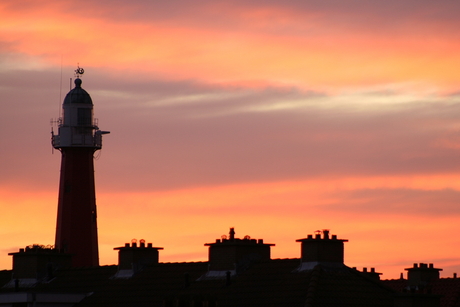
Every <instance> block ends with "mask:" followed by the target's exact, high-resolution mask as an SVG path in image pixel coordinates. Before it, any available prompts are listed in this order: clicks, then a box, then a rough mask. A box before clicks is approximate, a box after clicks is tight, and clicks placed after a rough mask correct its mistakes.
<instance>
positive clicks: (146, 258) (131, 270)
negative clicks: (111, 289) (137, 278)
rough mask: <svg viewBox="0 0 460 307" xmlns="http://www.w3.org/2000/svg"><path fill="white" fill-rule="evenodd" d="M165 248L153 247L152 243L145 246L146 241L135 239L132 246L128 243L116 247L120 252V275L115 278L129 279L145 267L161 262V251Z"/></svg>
mask: <svg viewBox="0 0 460 307" xmlns="http://www.w3.org/2000/svg"><path fill="white" fill-rule="evenodd" d="M162 249H163V247H153V245H152V243H148V244H147V246H146V245H145V240H140V242H139V246H138V245H137V240H135V239H133V240H132V241H131V245H130V244H129V243H126V244H125V246H123V247H115V248H114V250H118V273H117V274H116V275H115V278H129V277H131V276H132V275H134V274H135V273H137V272H139V271H141V270H143V269H144V267H145V266H148V265H152V264H156V263H158V262H159V252H158V251H159V250H162Z"/></svg>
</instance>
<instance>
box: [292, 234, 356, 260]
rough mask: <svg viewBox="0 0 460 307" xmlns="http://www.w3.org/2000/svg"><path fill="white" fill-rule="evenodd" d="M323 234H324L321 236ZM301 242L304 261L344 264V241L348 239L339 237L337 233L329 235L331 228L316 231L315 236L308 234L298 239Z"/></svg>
mask: <svg viewBox="0 0 460 307" xmlns="http://www.w3.org/2000/svg"><path fill="white" fill-rule="evenodd" d="M321 234H322V235H323V236H321ZM296 242H301V244H302V245H301V259H302V262H303V263H312V264H315V263H330V264H338V265H343V263H344V246H343V243H344V242H348V240H343V239H337V235H332V236H331V237H330V236H329V230H328V229H324V230H322V231H320V230H318V231H316V234H315V236H314V237H313V235H308V237H307V238H305V239H299V240H296Z"/></svg>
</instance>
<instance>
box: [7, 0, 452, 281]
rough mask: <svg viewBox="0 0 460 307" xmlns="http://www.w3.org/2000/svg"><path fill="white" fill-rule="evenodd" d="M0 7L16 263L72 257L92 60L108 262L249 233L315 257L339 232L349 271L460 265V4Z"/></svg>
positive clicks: (171, 253) (11, 247) (291, 253)
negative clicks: (63, 168)
mask: <svg viewBox="0 0 460 307" xmlns="http://www.w3.org/2000/svg"><path fill="white" fill-rule="evenodd" d="M347 2H348V3H347V4H345V3H344V2H343V1H339V0H333V1H328V2H327V3H326V2H324V1H323V2H316V1H296V0H292V1H284V2H283V3H281V2H276V1H250V2H247V1H238V0H237V1H232V2H225V1H224V2H219V3H216V2H214V1H206V0H203V1H195V2H191V1H168V3H156V2H151V1H145V0H133V1H130V2H129V4H125V3H124V2H120V1H113V0H102V1H98V2H97V3H96V2H94V1H86V0H84V1H78V2H76V1H66V0H60V1H57V2H56V1H53V2H51V1H41V2H40V4H38V3H35V2H34V1H12V0H6V1H2V3H0V16H1V20H2V21H1V22H0V94H1V97H2V98H1V99H2V108H3V111H2V112H1V113H0V114H1V115H0V140H1V141H2V147H1V149H0V156H1V158H2V172H1V173H0V208H1V209H2V214H1V215H0V222H1V225H2V226H1V227H0V234H1V236H0V240H1V242H2V248H1V251H2V252H3V254H2V255H0V264H1V268H4V269H9V268H11V259H10V257H9V256H8V255H7V253H9V252H15V251H17V250H18V249H19V248H22V247H24V246H27V245H30V244H33V243H40V244H45V245H46V244H54V243H53V242H54V235H55V233H54V232H55V227H56V224H55V223H56V206H57V193H58V181H59V167H60V166H59V165H60V164H59V163H60V153H59V152H56V151H54V154H52V150H51V146H50V141H49V138H50V129H51V128H50V126H49V125H50V124H49V123H50V119H56V118H57V117H59V116H60V108H61V104H62V99H63V97H64V96H65V94H66V93H67V92H68V91H69V83H70V81H69V79H70V78H73V77H74V76H73V71H74V69H75V68H76V67H77V65H80V66H81V67H83V68H84V69H85V71H86V72H85V74H84V75H83V76H82V80H83V85H82V86H83V88H84V89H85V90H87V91H88V93H89V94H90V95H91V97H92V99H93V102H94V113H95V117H97V118H98V119H99V126H100V127H101V129H103V130H110V131H111V134H110V135H108V136H106V137H105V138H104V146H103V150H102V151H101V152H100V153H98V154H97V156H98V157H97V160H96V162H95V168H96V192H97V205H98V210H99V212H98V227H99V243H100V262H101V264H114V263H115V262H116V261H117V260H116V252H115V251H113V248H114V247H117V246H122V245H123V244H124V243H125V242H129V241H130V240H131V239H133V238H137V239H141V238H143V239H145V240H146V241H147V242H152V243H153V245H154V246H161V247H164V250H163V251H161V253H160V261H203V260H206V259H207V250H206V247H205V246H203V244H204V243H209V242H213V241H214V240H215V239H217V238H220V236H221V235H223V234H227V232H228V229H229V227H235V230H236V232H237V236H238V237H243V236H245V235H250V236H251V237H253V238H263V239H264V240H265V241H266V242H269V243H274V244H276V246H275V247H273V249H272V257H274V258H295V257H299V255H300V246H299V243H296V242H295V240H296V239H300V238H304V237H306V236H307V235H308V234H311V233H314V231H315V230H318V229H326V228H327V229H331V232H332V233H334V234H337V235H338V237H340V238H343V239H348V240H349V242H348V243H346V246H345V248H346V249H345V263H346V264H347V265H348V266H357V267H375V268H376V270H377V271H378V272H382V273H384V274H383V278H398V277H399V273H400V272H403V269H404V268H406V267H410V266H411V265H412V264H413V263H416V262H429V263H434V264H435V266H436V267H441V268H443V269H444V270H443V271H442V274H441V275H442V276H451V275H452V273H453V272H460V248H459V247H458V246H459V244H458V243H459V242H458V241H460V239H457V238H456V236H455V234H456V233H457V232H458V231H459V230H460V226H459V225H460V223H459V221H460V220H459V219H460V206H459V203H460V173H459V172H460V163H459V161H460V155H459V153H460V152H459V149H460V124H459V123H460V94H459V93H460V89H459V84H460V75H459V72H458V71H459V70H458V67H459V66H460V37H459V36H460V34H459V32H458V28H459V23H460V22H459V21H458V16H456V15H457V12H458V11H459V9H460V4H458V3H457V2H455V1H447V0H441V1H437V2H436V5H435V4H434V2H432V1H425V0H423V1H420V0H418V1H415V0H404V1H386V2H382V3H375V2H372V1H365V0H352V1H347Z"/></svg>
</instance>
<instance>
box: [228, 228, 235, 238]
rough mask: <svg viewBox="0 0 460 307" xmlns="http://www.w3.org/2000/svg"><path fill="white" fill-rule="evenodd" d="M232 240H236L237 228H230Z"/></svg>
mask: <svg viewBox="0 0 460 307" xmlns="http://www.w3.org/2000/svg"><path fill="white" fill-rule="evenodd" d="M229 234H230V240H234V239H235V228H233V227H232V228H230V233H229Z"/></svg>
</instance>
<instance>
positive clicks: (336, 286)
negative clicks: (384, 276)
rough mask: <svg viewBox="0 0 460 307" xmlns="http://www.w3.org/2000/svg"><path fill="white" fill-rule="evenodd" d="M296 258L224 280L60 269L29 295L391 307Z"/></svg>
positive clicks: (341, 270)
mask: <svg viewBox="0 0 460 307" xmlns="http://www.w3.org/2000/svg"><path fill="white" fill-rule="evenodd" d="M299 266H300V259H274V260H268V261H262V262H259V263H254V264H253V265H252V266H250V267H249V268H248V269H247V270H245V271H243V272H241V273H239V274H237V275H232V276H231V278H230V280H229V281H228V280H227V279H226V278H221V279H219V278H217V279H200V277H201V276H203V275H204V274H206V272H208V262H188V263H159V264H154V265H150V266H148V267H146V268H145V269H144V270H142V271H140V272H138V273H136V274H134V275H133V276H132V277H131V278H113V277H114V276H115V274H116V272H117V266H102V267H94V268H74V269H61V270H58V271H56V272H55V275H54V278H53V279H52V280H50V281H49V282H46V283H41V284H39V285H37V286H36V287H34V288H33V289H30V290H31V291H33V292H53V293H85V294H89V295H88V296H87V297H86V298H85V299H83V300H82V301H81V302H80V303H79V304H78V305H77V306H102V307H104V306H114V307H117V306H120V307H121V306H161V307H163V306H176V304H179V306H182V305H186V306H191V305H190V304H191V302H193V304H196V306H201V304H202V302H209V306H216V305H217V306H219V307H226V306H242V307H244V306H251V307H253V306H256V307H257V306H290V307H295V306H299V307H300V306H302V307H303V306H306V307H316V306H321V307H328V306H331V307H332V306H334V307H335V306H343V307H347V306H353V307H360V306H363V307H364V306H376V307H379V306H382V307H386V306H388V307H390V306H393V297H394V293H395V292H394V291H393V290H392V289H390V288H389V287H386V286H384V285H383V284H381V283H380V282H379V281H377V280H373V279H371V278H368V277H367V276H365V275H364V274H362V273H360V272H358V271H356V270H354V269H351V268H349V267H347V266H345V265H343V266H335V267H331V266H328V265H327V264H321V263H320V264H317V265H316V266H314V268H313V269H310V270H303V271H300V270H298V268H299Z"/></svg>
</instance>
